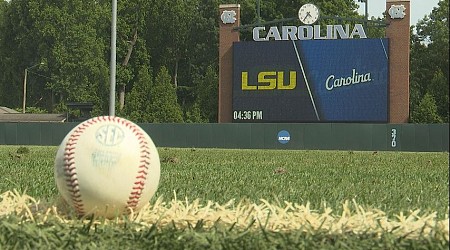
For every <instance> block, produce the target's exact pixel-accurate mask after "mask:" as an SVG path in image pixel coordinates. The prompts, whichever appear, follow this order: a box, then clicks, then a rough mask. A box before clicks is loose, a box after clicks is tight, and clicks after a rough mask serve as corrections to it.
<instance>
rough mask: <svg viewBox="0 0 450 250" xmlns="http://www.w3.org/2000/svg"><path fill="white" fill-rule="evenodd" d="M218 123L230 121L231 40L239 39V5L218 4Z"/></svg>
mask: <svg viewBox="0 0 450 250" xmlns="http://www.w3.org/2000/svg"><path fill="white" fill-rule="evenodd" d="M219 19H220V20H219V117H218V121H219V123H226V122H232V112H233V111H232V105H233V42H238V41H239V31H237V30H233V29H234V28H236V27H239V25H240V5H239V4H222V5H220V6H219Z"/></svg>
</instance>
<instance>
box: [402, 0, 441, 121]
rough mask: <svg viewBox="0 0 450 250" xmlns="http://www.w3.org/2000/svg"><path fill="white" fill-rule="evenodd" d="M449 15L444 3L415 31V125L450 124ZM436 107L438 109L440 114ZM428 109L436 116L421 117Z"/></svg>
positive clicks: (412, 70) (413, 88) (412, 113)
mask: <svg viewBox="0 0 450 250" xmlns="http://www.w3.org/2000/svg"><path fill="white" fill-rule="evenodd" d="M448 16H449V14H448V0H441V1H439V3H438V7H436V8H434V9H433V11H432V12H431V14H430V15H429V16H425V18H424V19H422V20H420V21H419V22H418V23H417V25H416V27H415V29H416V33H413V32H411V34H412V35H411V76H410V79H411V98H410V107H411V120H412V121H413V122H429V121H434V122H448V121H449V110H448V106H449V97H448V93H449V61H448V60H449V54H448V53H449V40H448V33H449V30H448V28H449V22H448ZM412 31H413V30H412ZM426 95H430V96H431V97H432V98H430V97H426ZM431 99H432V100H431ZM433 102H434V104H433ZM424 106H425V107H424ZM433 106H437V107H436V111H435V110H434V107H433ZM427 109H428V111H430V112H433V113H432V114H429V115H425V114H423V115H425V116H426V117H420V118H419V117H418V116H422V115H421V113H423V112H426V111H427ZM436 115H437V116H438V117H436Z"/></svg>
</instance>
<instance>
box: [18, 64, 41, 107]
mask: <svg viewBox="0 0 450 250" xmlns="http://www.w3.org/2000/svg"><path fill="white" fill-rule="evenodd" d="M43 64H44V63H43V62H41V63H38V64H35V65H33V66H30V67H28V68H25V76H24V78H23V103H22V113H23V114H25V106H26V102H27V76H28V70H29V69H32V68H34V67H37V66H40V65H43Z"/></svg>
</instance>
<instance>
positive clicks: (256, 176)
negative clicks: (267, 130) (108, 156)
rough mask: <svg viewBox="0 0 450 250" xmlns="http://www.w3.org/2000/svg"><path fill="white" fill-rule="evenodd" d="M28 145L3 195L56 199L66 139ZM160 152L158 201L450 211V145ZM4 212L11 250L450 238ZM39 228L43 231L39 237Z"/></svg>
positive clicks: (436, 242) (2, 237)
mask: <svg viewBox="0 0 450 250" xmlns="http://www.w3.org/2000/svg"><path fill="white" fill-rule="evenodd" d="M26 149H28V150H26ZM26 149H25V150H24V148H19V147H18V146H0V156H1V158H0V176H1V177H0V178H1V179H0V194H1V193H4V192H6V191H8V190H14V189H15V190H18V192H20V193H23V192H25V193H26V194H27V195H30V196H31V197H34V198H35V199H38V200H40V201H41V202H43V203H49V204H54V203H56V202H57V200H58V197H59V196H58V191H57V189H56V185H55V183H54V178H53V160H54V156H55V153H56V150H57V148H56V147H27V148H26ZM27 151H29V152H27ZM159 154H160V158H161V181H160V186H159V189H158V191H157V193H156V195H155V196H154V198H153V199H152V201H151V203H155V202H156V201H157V200H158V201H163V202H166V203H170V201H172V200H173V199H174V198H175V197H174V196H175V194H176V197H177V199H179V200H187V201H194V200H196V199H199V203H200V204H207V202H208V201H213V202H217V203H218V204H225V203H227V202H228V201H230V200H233V199H234V200H235V202H236V203H237V202H242V203H243V204H259V203H261V202H262V201H261V199H264V200H266V201H267V202H268V203H270V204H274V205H277V206H281V207H282V206H283V205H284V204H286V203H285V201H287V202H291V203H297V204H308V203H309V204H310V208H311V209H312V210H313V211H324V209H325V208H328V209H331V211H332V213H333V214H335V215H340V214H342V213H343V210H344V207H343V203H344V202H345V201H350V203H351V204H353V203H354V204H359V205H360V206H361V207H362V208H364V211H371V210H377V211H378V210H380V211H383V212H384V213H385V217H386V218H390V219H391V218H394V219H395V218H398V215H400V214H401V213H403V214H409V213H411V212H412V211H417V210H418V209H420V213H419V214H420V215H423V216H426V215H430V214H433V213H435V215H436V217H435V220H448V211H449V198H448V195H449V169H448V167H449V165H448V164H449V162H448V157H449V154H448V153H406V152H354V151H282V150H231V149H173V148H159ZM0 202H1V201H0ZM0 208H1V207H0ZM354 210H357V207H356V206H355V207H354ZM2 214H4V213H2V212H1V211H0V221H1V223H0V248H5V249H9V248H15V247H17V248H20V249H23V248H40V247H42V249H44V248H45V249H47V248H48V247H51V248H53V247H63V245H60V244H67V245H66V247H69V248H70V247H73V248H75V249H79V248H108V249H110V248H116V249H126V248H132V247H133V246H137V247H143V246H145V247H146V248H149V246H153V247H152V248H160V249H169V248H170V249H243V248H246V249H279V248H281V249H338V248H343V249H388V248H390V249H448V246H449V245H448V230H447V232H437V233H436V234H433V236H430V235H429V234H425V233H423V234H420V233H419V237H414V238H411V237H407V235H405V236H402V237H399V236H398V235H396V234H393V233H392V232H389V231H386V232H385V233H383V234H381V235H380V234H373V233H371V232H366V233H358V234H357V233H345V232H344V233H341V234H335V233H329V232H327V231H326V230H317V229H314V230H309V232H308V230H306V231H305V230H290V231H289V230H288V231H283V232H276V231H273V230H268V229H267V228H266V227H264V226H265V224H266V223H265V222H264V221H262V222H261V221H256V222H254V223H253V224H254V225H252V227H251V228H257V229H249V228H250V226H249V227H248V228H242V227H237V226H236V227H235V226H233V224H231V225H230V224H226V223H220V222H218V223H215V224H214V225H212V226H206V223H204V222H203V221H202V220H199V221H197V222H196V223H192V224H189V225H191V226H189V225H188V226H187V227H179V226H177V225H175V223H174V224H173V225H170V223H168V224H166V225H165V226H162V225H158V224H157V223H155V224H153V226H151V225H149V226H147V227H144V228H143V229H142V225H137V224H138V223H136V222H131V221H128V222H122V223H117V224H114V223H113V224H107V223H93V222H92V221H91V224H89V223H88V224H86V223H83V222H82V221H79V222H72V223H66V224H65V223H61V222H58V221H57V220H51V219H48V220H47V221H45V223H41V224H39V223H32V222H28V221H27V222H23V218H22V217H21V216H20V214H14V213H9V214H6V215H2ZM92 224H95V226H92ZM137 228H140V229H139V230H137ZM394 229H395V228H394ZM394 229H392V231H393V230H394ZM34 233H37V234H38V235H41V236H40V237H31V235H33V234H34ZM439 235H440V236H439ZM135 240H136V241H135ZM64 242H65V243H64ZM67 242H69V243H67ZM92 242H94V243H92ZM119 243H120V244H119ZM92 244H96V245H92ZM117 244H119V245H117ZM141 244H142V245H141ZM2 245H3V247H2ZM133 248H134V247H133Z"/></svg>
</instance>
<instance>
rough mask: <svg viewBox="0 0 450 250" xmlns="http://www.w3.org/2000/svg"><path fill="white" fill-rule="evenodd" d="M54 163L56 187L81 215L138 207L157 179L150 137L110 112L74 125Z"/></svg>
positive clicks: (157, 165) (115, 213)
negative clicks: (109, 114)
mask: <svg viewBox="0 0 450 250" xmlns="http://www.w3.org/2000/svg"><path fill="white" fill-rule="evenodd" d="M54 167H55V169H54V170H55V180H56V185H57V187H58V190H59V192H60V193H61V195H62V197H63V199H64V200H65V201H66V202H67V203H68V204H69V205H70V206H71V207H72V208H74V210H75V211H76V212H77V214H78V215H80V216H84V215H90V214H94V215H96V216H101V217H105V218H114V217H117V216H119V215H122V214H127V213H130V212H131V211H134V212H136V211H139V210H140V209H141V208H142V207H143V206H144V205H145V204H147V203H148V202H149V200H150V199H151V198H152V196H153V195H154V194H155V192H156V190H157V188H158V184H159V178H160V161H159V155H158V151H157V149H156V147H155V144H154V143H153V141H152V139H151V138H150V136H149V135H148V134H147V133H145V131H144V130H143V129H142V128H140V127H139V126H138V125H136V124H134V123H133V122H131V121H128V120H126V119H124V118H120V117H114V116H100V117H94V118H91V119H89V120H87V121H84V122H82V123H80V124H79V125H77V126H76V127H75V128H73V129H72V130H71V131H70V132H69V133H68V134H67V135H66V136H65V138H64V140H63V141H62V143H61V145H60V146H59V149H58V152H57V153H56V157H55V166H54Z"/></svg>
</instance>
